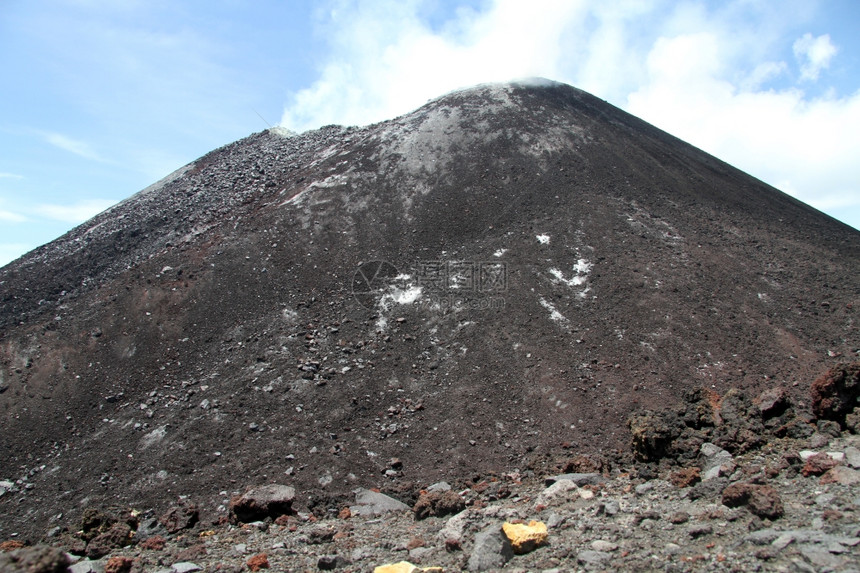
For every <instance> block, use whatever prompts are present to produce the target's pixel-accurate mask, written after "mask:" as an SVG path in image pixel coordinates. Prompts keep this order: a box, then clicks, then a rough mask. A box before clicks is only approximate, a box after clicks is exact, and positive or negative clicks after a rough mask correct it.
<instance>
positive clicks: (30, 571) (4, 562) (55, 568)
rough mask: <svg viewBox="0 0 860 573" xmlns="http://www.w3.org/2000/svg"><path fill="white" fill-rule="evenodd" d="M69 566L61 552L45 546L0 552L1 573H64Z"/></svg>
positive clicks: (67, 560)
mask: <svg viewBox="0 0 860 573" xmlns="http://www.w3.org/2000/svg"><path fill="white" fill-rule="evenodd" d="M69 565H70V563H69V559H68V557H66V554H65V553H64V552H63V551H62V550H60V549H57V548H55V547H48V546H47V545H35V546H33V547H24V548H21V549H15V550H13V551H3V552H0V571H3V573H7V572H8V573H66V571H67V569H68V566H69Z"/></svg>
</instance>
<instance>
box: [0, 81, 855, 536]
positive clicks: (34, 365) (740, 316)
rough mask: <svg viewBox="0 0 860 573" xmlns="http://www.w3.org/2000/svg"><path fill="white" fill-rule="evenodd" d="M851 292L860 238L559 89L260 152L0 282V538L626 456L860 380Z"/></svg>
mask: <svg viewBox="0 0 860 573" xmlns="http://www.w3.org/2000/svg"><path fill="white" fill-rule="evenodd" d="M857 276H860V233H858V232H857V231H856V230H853V229H851V228H849V227H847V226H845V225H843V224H841V223H838V222H837V221H835V220H833V219H831V218H829V217H827V216H826V215H823V214H821V213H819V212H818V211H816V210H814V209H812V208H810V207H809V206H807V205H804V204H802V203H800V202H798V201H796V200H794V199H792V198H791V197H789V196H787V195H785V194H783V193H781V192H779V191H777V190H775V189H773V188H771V187H769V186H767V185H765V184H763V183H761V182H760V181H758V180H756V179H754V178H752V177H750V176H748V175H746V174H744V173H742V172H740V171H738V170H736V169H734V168H732V167H730V166H728V165H726V164H725V163H723V162H721V161H719V160H717V159H715V158H713V157H711V156H709V155H707V154H705V153H703V152H702V151H700V150H698V149H695V148H693V147H691V146H689V145H687V144H685V143H683V142H682V141H680V140H678V139H676V138H674V137H672V136H670V135H668V134H666V133H664V132H661V131H660V130H658V129H656V128H654V127H653V126H650V125H648V124H646V123H645V122H642V121H641V120H639V119H637V118H635V117H632V116H630V115H629V114H626V113H624V112H622V111H621V110H619V109H617V108H614V107H612V106H611V105H609V104H607V103H605V102H603V101H601V100H599V99H597V98H594V97H593V96H590V95H588V94H586V93H585V92H582V91H580V90H577V89H575V88H572V87H570V86H566V85H562V84H553V83H549V82H533V83H528V84H508V85H492V86H479V87H477V88H473V89H470V90H464V91H460V92H455V93H452V94H449V95H446V96H444V97H442V98H439V99H437V100H434V101H432V102H430V103H428V104H427V105H425V106H424V107H422V108H420V109H419V110H416V111H415V112H413V113H411V114H408V115H405V116H402V117H400V118H397V119H394V120H391V121H387V122H383V123H380V124H376V125H372V126H368V127H365V128H342V127H336V126H329V127H326V128H323V129H320V130H317V131H314V132H309V133H306V134H302V135H300V136H295V137H283V136H282V135H280V134H279V133H278V132H274V131H270V132H264V133H259V134H255V135H252V136H250V137H248V138H246V139H244V140H241V141H238V142H235V143H233V144H230V145H228V146H225V147H223V148H221V149H218V150H216V151H213V152H211V153H209V154H207V155H206V156H204V157H202V158H200V159H199V160H197V161H195V162H193V163H192V164H190V165H188V166H186V167H185V168H183V169H181V170H179V171H178V172H176V173H174V174H173V175H171V176H170V177H168V178H166V179H165V180H163V181H161V182H159V183H157V184H155V185H153V186H152V187H150V188H148V189H146V190H144V191H142V192H141V193H139V194H137V195H135V196H134V197H132V198H130V199H128V200H126V201H124V202H123V203H121V204H119V205H117V206H115V207H114V208H112V209H110V210H108V211H106V212H105V213H102V214H101V215H99V216H97V217H95V218H94V219H93V220H91V221H89V222H87V223H86V224H84V225H82V226H81V227H78V228H77V229H75V230H73V231H71V232H70V233H69V234H67V235H65V236H64V237H61V238H60V239H58V240H57V241H55V242H53V243H51V244H49V245H46V246H44V247H41V248H40V249H37V250H36V251H33V252H32V253H30V254H28V255H26V256H25V257H23V258H22V259H19V260H18V261H15V262H14V263H12V264H10V265H8V266H6V267H4V268H2V269H0V305H2V306H0V329H2V330H0V363H2V370H0V388H3V391H2V393H0V413H2V417H0V435H3V436H4V439H3V440H2V442H0V468H2V469H0V471H2V472H3V473H4V475H0V479H13V480H14V479H18V478H20V477H22V476H27V479H28V480H29V481H30V483H32V484H33V487H32V489H31V490H26V491H25V492H23V493H21V494H16V496H15V497H14V498H13V496H11V495H6V496H3V497H0V512H2V513H3V514H4V515H5V516H6V517H4V518H2V519H0V537H2V536H4V535H6V534H8V533H9V532H11V531H44V530H45V528H46V527H47V526H48V524H49V523H50V519H51V516H53V515H55V514H56V513H58V512H59V511H60V509H59V508H66V509H63V510H62V511H64V512H67V511H71V510H70V509H68V508H71V507H77V508H80V507H81V504H82V503H83V504H98V503H122V504H131V505H133V506H135V507H162V506H164V505H165V504H166V503H168V501H169V500H167V499H166V498H170V497H172V496H176V495H189V496H191V498H192V499H194V500H196V501H197V502H198V503H200V504H202V505H203V506H204V507H206V508H208V509H209V510H210V511H214V510H215V508H217V506H218V505H219V504H221V502H222V498H223V496H222V495H219V492H220V491H222V490H226V491H231V490H234V489H239V488H241V487H242V486H244V485H245V484H248V483H257V482H264V481H286V482H289V483H292V484H295V485H296V486H297V487H298V488H299V489H300V490H301V491H302V492H303V495H304V497H305V499H310V496H314V495H316V496H319V495H323V496H326V495H328V496H337V495H339V494H342V493H345V492H348V491H349V490H350V489H352V488H354V487H356V486H357V485H362V486H367V487H383V488H403V489H408V488H410V487H412V486H414V485H426V484H428V483H432V482H433V481H436V480H438V479H440V478H446V479H448V480H449V481H457V480H465V479H468V478H470V477H471V476H472V475H475V474H482V473H486V472H488V471H501V470H503V469H510V468H519V469H524V468H526V467H527V466H529V467H533V468H534V469H536V470H539V469H540V467H541V464H543V463H548V462H547V460H548V459H549V457H551V456H552V455H553V453H554V452H556V451H557V449H558V448H559V447H560V446H561V444H562V443H567V445H568V447H573V448H575V449H578V450H582V451H593V450H598V449H604V450H605V449H609V448H625V447H626V440H627V437H626V430H625V422H626V420H627V417H628V416H629V414H630V413H631V412H632V411H633V410H634V409H636V408H639V407H655V406H662V405H664V404H667V403H673V402H677V401H678V400H679V398H680V396H681V394H682V393H683V392H684V391H685V390H686V389H689V388H696V387H700V386H707V387H712V388H713V389H714V390H716V391H717V392H723V391H725V390H726V389H727V388H729V387H731V386H736V387H744V388H746V389H748V391H749V392H750V393H753V394H754V393H755V392H757V391H760V390H763V389H765V388H767V387H769V386H770V385H773V384H775V383H780V384H785V385H788V386H790V385H791V384H792V383H794V382H804V384H803V385H802V387H803V388H806V387H808V386H807V385H806V383H808V381H810V380H811V379H812V378H814V377H815V376H816V375H817V374H818V373H820V372H821V371H822V370H824V369H825V368H826V367H827V366H828V364H829V362H830V361H831V360H832V358H833V357H838V356H849V357H856V355H857V354H856V353H857V351H858V348H860V340H858V339H860V336H858V332H857V327H856V314H855V313H856V306H857V304H858V303H860V284H858V282H857V280H856V278H857ZM395 457H396V458H399V460H400V463H402V469H399V468H400V466H399V465H398V464H394V465H395V466H396V468H392V467H391V464H390V460H391V458H395ZM388 470H390V471H389V475H388V476H386V474H385V472H386V471H388Z"/></svg>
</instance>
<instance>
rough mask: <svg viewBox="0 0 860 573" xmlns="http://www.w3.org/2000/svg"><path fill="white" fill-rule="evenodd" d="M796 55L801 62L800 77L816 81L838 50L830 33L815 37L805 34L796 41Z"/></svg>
mask: <svg viewBox="0 0 860 573" xmlns="http://www.w3.org/2000/svg"><path fill="white" fill-rule="evenodd" d="M793 48H794V56H795V57H796V58H797V61H798V62H799V63H800V79H802V80H811V81H815V80H817V79H818V74H819V73H820V72H821V70H822V69H824V68H827V67H829V66H830V60H831V59H832V58H833V56H835V55H836V52H837V51H838V50H837V49H836V46H834V45H833V44H832V43H831V42H830V35H828V34H824V35H823V36H818V37H817V38H813V37H812V34H808V33H807V34H804V35H803V37H802V38H799V39H798V40H797V41H795V42H794V46H793Z"/></svg>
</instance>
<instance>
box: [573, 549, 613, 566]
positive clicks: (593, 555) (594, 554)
mask: <svg viewBox="0 0 860 573" xmlns="http://www.w3.org/2000/svg"><path fill="white" fill-rule="evenodd" d="M610 559H612V555H611V554H609V553H606V552H605V551H592V550H589V549H586V550H585V551H580V552H579V553H577V554H576V560H577V561H578V562H580V563H582V564H583V565H599V564H601V563H604V562H606V561H608V560H610Z"/></svg>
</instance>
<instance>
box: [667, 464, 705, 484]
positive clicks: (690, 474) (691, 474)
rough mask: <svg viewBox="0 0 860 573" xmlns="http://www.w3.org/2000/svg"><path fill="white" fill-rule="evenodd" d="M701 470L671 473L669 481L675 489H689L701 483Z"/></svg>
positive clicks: (690, 469) (684, 470) (681, 470)
mask: <svg viewBox="0 0 860 573" xmlns="http://www.w3.org/2000/svg"><path fill="white" fill-rule="evenodd" d="M701 479H702V478H701V470H700V469H699V468H696V467H692V468H683V469H680V470H678V471H676V472H673V473H672V475H670V476H669V481H670V482H672V484H673V485H674V486H675V487H690V486H691V485H694V484H696V483H698V482H699V481H701Z"/></svg>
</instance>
